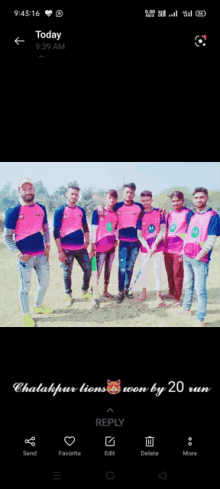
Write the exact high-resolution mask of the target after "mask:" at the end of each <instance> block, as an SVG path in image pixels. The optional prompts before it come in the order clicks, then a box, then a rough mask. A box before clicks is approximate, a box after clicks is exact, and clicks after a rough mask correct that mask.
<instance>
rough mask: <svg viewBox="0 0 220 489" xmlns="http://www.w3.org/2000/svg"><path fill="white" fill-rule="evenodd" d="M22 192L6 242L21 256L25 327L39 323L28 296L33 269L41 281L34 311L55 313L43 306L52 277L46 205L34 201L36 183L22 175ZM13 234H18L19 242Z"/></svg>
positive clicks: (10, 212) (7, 226)
mask: <svg viewBox="0 0 220 489" xmlns="http://www.w3.org/2000/svg"><path fill="white" fill-rule="evenodd" d="M18 193H19V197H20V199H19V200H20V205H18V206H14V207H10V208H9V209H8V210H7V212H6V216H5V229H4V242H5V244H6V246H7V248H8V249H9V250H10V251H12V252H13V253H15V254H16V256H17V268H18V271H19V273H20V302H21V308H22V314H23V323H24V326H35V321H34V320H33V319H32V317H31V315H30V312H29V297H28V294H29V290H30V286H31V274H32V269H33V268H34V270H35V272H36V274H37V280H38V289H37V295H36V299H35V303H34V313H35V314H39V313H41V314H50V313H52V312H53V309H49V308H48V307H46V306H43V305H42V302H43V299H44V296H45V293H46V290H47V287H48V285H49V277H50V270H49V251H50V243H49V241H50V236H49V227H48V222H47V213H46V209H45V207H44V206H43V205H41V204H38V203H37V202H34V185H33V183H32V181H31V180H30V178H19V180H18ZM13 234H15V241H14V240H13Z"/></svg>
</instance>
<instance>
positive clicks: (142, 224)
mask: <svg viewBox="0 0 220 489" xmlns="http://www.w3.org/2000/svg"><path fill="white" fill-rule="evenodd" d="M161 224H165V217H164V215H163V214H160V211H159V209H155V208H152V210H151V212H145V211H142V212H141V214H140V215H139V217H138V220H137V229H140V230H141V232H142V236H143V238H144V239H145V240H146V241H147V243H148V245H149V247H150V248H151V247H152V244H153V243H154V242H155V240H156V237H157V235H158V234H159V232H160V225H161ZM164 249H165V245H164V242H163V240H161V241H160V242H159V243H158V246H157V249H156V252H159V251H164ZM141 252H142V253H147V252H148V250H147V249H146V248H145V247H144V246H143V245H141Z"/></svg>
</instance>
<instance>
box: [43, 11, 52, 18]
mask: <svg viewBox="0 0 220 489" xmlns="http://www.w3.org/2000/svg"><path fill="white" fill-rule="evenodd" d="M52 13H53V11H52V10H45V14H46V15H47V17H50V15H52Z"/></svg>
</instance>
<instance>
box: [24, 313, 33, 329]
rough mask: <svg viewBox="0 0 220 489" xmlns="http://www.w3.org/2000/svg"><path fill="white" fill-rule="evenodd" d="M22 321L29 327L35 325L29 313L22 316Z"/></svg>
mask: <svg viewBox="0 0 220 489" xmlns="http://www.w3.org/2000/svg"><path fill="white" fill-rule="evenodd" d="M23 323H24V326H26V327H29V326H35V321H34V320H33V319H32V317H31V315H30V314H25V315H24V317H23Z"/></svg>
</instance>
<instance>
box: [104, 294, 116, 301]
mask: <svg viewBox="0 0 220 489" xmlns="http://www.w3.org/2000/svg"><path fill="white" fill-rule="evenodd" d="M103 297H107V299H111V300H112V301H114V300H115V297H114V295H111V294H109V292H106V293H105V294H103Z"/></svg>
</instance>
